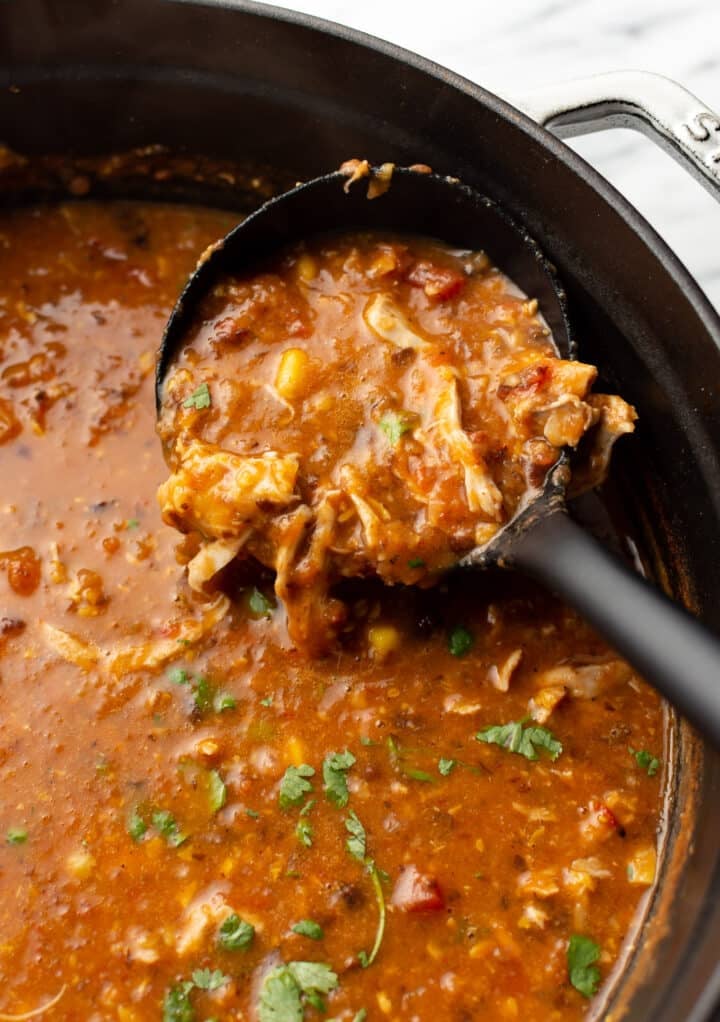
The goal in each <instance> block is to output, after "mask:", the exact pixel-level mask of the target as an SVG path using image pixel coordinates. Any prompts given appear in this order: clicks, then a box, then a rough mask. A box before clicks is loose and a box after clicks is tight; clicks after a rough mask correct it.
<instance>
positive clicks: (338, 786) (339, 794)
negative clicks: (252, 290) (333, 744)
mask: <svg viewBox="0 0 720 1022" xmlns="http://www.w3.org/2000/svg"><path fill="white" fill-rule="evenodd" d="M354 763H355V757H354V756H353V754H352V753H351V752H349V751H348V750H347V749H346V750H345V752H331V753H329V754H328V755H327V756H326V757H325V759H324V760H323V767H322V770H323V781H324V783H325V796H326V798H327V799H328V801H330V802H334V803H335V805H336V806H339V807H340V808H341V809H343V808H344V807H345V806H346V805H347V803H348V798H349V796H350V793H349V791H348V786H347V776H346V775H347V772H348V770H349V769H350V767H351V766H352V765H353V764H354Z"/></svg>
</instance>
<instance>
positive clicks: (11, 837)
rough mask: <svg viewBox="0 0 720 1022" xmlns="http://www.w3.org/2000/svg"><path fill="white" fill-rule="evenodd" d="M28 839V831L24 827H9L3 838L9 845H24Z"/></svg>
mask: <svg viewBox="0 0 720 1022" xmlns="http://www.w3.org/2000/svg"><path fill="white" fill-rule="evenodd" d="M27 839H28V832H27V831H26V830H25V828H24V827H9V828H8V832H7V834H6V835H5V840H6V841H7V843H8V844H9V845H24V844H25V842H26V841H27Z"/></svg>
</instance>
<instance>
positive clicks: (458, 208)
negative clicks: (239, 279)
mask: <svg viewBox="0 0 720 1022" xmlns="http://www.w3.org/2000/svg"><path fill="white" fill-rule="evenodd" d="M368 180H373V179H372V178H370V179H368ZM347 184H348V178H347V176H346V175H345V174H343V173H341V172H339V171H338V172H335V173H332V174H328V175H325V176H324V177H319V178H315V179H313V180H311V181H308V182H306V183H304V184H301V185H298V186H297V187H296V188H294V189H292V190H291V191H289V192H286V193H284V194H283V195H280V196H278V197H277V198H275V199H271V200H270V201H269V202H266V203H265V204H264V205H263V206H261V207H260V208H259V209H258V210H257V211H256V212H254V213H252V214H251V215H250V216H249V217H248V218H247V219H246V220H244V221H243V222H242V223H241V224H239V225H238V226H237V227H236V228H234V230H232V231H231V232H230V233H229V234H228V235H227V237H226V238H225V239H224V240H223V241H222V242H221V243H220V244H219V245H218V246H216V247H215V248H214V249H213V250H212V251H211V252H210V253H209V254H208V255H207V257H206V258H205V259H204V260H203V261H201V263H200V264H199V265H198V267H197V269H196V271H195V273H194V274H193V275H192V276H191V277H190V279H189V281H188V283H187V285H186V287H185V289H184V291H183V293H182V295H181V296H180V298H179V300H178V302H177V305H176V306H175V309H174V311H173V313H172V315H171V317H170V320H169V321H168V324H167V328H166V331H165V335H164V337H163V341H162V345H161V348H160V351H159V355H158V363H157V376H156V399H157V403H158V408H159V407H160V403H161V399H162V388H163V381H164V379H165V376H166V374H167V371H168V369H169V368H170V366H171V364H172V362H173V360H174V358H175V356H176V354H177V352H178V351H179V350H180V349H181V348H182V345H183V343H184V339H185V337H186V335H187V332H188V329H189V327H190V325H191V324H192V322H193V320H194V318H195V316H196V315H197V313H198V309H199V306H200V303H201V302H202V300H203V299H204V297H205V296H206V295H207V293H208V292H209V290H210V289H211V288H212V287H213V286H214V285H215V284H216V283H217V282H218V281H219V280H220V279H221V278H222V277H223V276H224V275H226V274H230V273H232V274H237V273H238V272H242V271H246V270H250V269H251V268H252V267H253V265H254V264H256V263H257V262H258V260H260V259H262V258H264V257H267V256H269V255H271V254H272V253H274V252H276V251H278V250H280V249H281V248H283V247H284V246H286V245H288V244H289V243H292V242H294V241H299V240H301V239H303V238H308V237H310V236H312V235H315V234H319V233H325V232H329V231H338V230H358V229H360V230H364V229H377V230H385V231H397V232H403V233H410V234H420V235H424V236H426V237H435V238H438V239H441V240H442V241H445V242H447V243H449V244H451V245H453V246H456V247H458V248H465V249H474V250H478V249H483V250H485V251H487V252H488V255H489V256H490V257H491V259H492V261H493V262H494V264H495V265H496V266H498V267H500V269H502V271H503V272H504V273H506V274H507V276H509V277H510V278H511V279H512V280H513V281H514V282H515V283H516V284H517V285H518V286H519V287H521V288H522V290H523V291H524V292H525V293H526V294H527V295H529V296H531V297H533V298H536V299H537V300H538V303H539V307H540V311H541V312H542V314H543V316H544V318H545V321H546V323H547V324H548V326H549V327H550V330H551V332H552V336H553V340H554V343H555V346H556V348H557V351H558V354H559V355H560V356H561V357H562V358H574V357H575V347H574V343H573V340H572V333H571V329H570V324H569V321H568V316H567V307H566V301H565V295H564V292H563V289H562V287H561V285H560V283H559V281H558V279H557V276H556V274H555V272H554V269H553V267H552V266H551V265H550V263H549V262H548V261H547V260H546V259H545V258H544V256H543V255H542V252H541V251H540V248H539V247H538V245H537V244H536V242H535V241H534V240H533V239H532V238H531V237H530V236H529V235H528V234H527V233H526V232H525V231H524V230H523V229H522V228H521V227H520V226H519V225H518V224H517V223H515V222H514V221H513V220H512V219H511V218H510V217H508V216H507V215H506V214H505V213H504V212H503V210H502V209H501V208H500V207H499V206H498V205H497V204H496V203H494V202H492V201H491V200H490V199H488V198H486V197H484V196H482V195H479V194H478V193H477V192H475V191H473V190H472V189H470V188H468V187H467V186H466V185H463V184H461V183H460V182H459V181H457V180H456V179H454V178H449V177H442V176H440V175H437V174H430V173H427V172H424V171H420V170H415V169H404V168H396V169H395V170H394V172H393V174H392V179H391V183H390V186H389V187H388V188H387V189H386V190H385V191H384V192H383V193H382V194H380V195H378V196H377V197H376V198H373V199H369V198H368V192H367V187H366V185H367V181H365V180H359V181H355V182H353V183H352V184H351V185H350V187H346V186H347ZM569 475H570V473H569V456H568V454H567V452H566V453H563V454H562V455H561V457H560V459H559V461H558V462H557V463H556V465H555V466H554V467H553V468H552V469H551V470H550V472H549V473H548V475H547V477H546V479H545V483H544V486H543V488H542V490H541V492H540V493H539V494H538V496H537V498H536V499H534V500H533V501H532V502H531V503H530V504H529V505H528V506H526V507H525V508H524V510H523V511H522V512H521V513H520V514H519V515H517V516H516V517H515V518H514V519H513V520H512V521H511V522H510V523H509V524H508V525H507V526H506V527H505V528H504V529H503V530H502V531H501V532H500V533H498V534H497V536H496V537H495V538H494V539H493V540H492V541H491V542H490V543H489V544H488V545H487V546H485V547H482V548H478V549H476V550H474V551H472V552H471V553H470V554H468V555H467V556H466V557H465V558H464V559H463V561H462V564H463V565H464V566H467V567H476V568H485V567H488V566H490V565H493V564H497V565H499V566H500V567H503V568H513V569H518V570H521V571H523V572H526V573H527V574H528V575H531V576H532V577H534V578H535V579H537V580H538V581H540V582H541V583H543V584H544V585H546V586H547V587H548V588H550V589H551V590H553V591H554V592H556V593H557V594H559V595H560V596H561V597H562V598H563V599H565V600H566V601H567V602H568V603H570V604H571V605H572V606H574V607H575V608H576V609H577V610H578V611H580V613H581V614H582V615H583V616H584V617H585V618H586V619H587V620H588V621H589V622H590V623H591V624H592V625H593V626H594V627H595V628H597V630H598V631H599V632H601V633H602V634H603V635H604V636H605V638H606V639H607V640H608V641H609V642H610V643H611V645H612V646H614V647H615V649H616V650H617V651H618V652H619V653H621V654H622V655H623V656H624V657H626V658H627V660H628V661H630V663H631V664H632V665H633V666H634V667H635V668H637V670H638V671H639V672H640V673H641V674H642V675H643V676H644V677H645V678H646V679H647V680H648V681H649V682H650V683H651V684H653V685H654V686H655V687H656V688H657V689H658V690H659V691H660V692H661V693H662V694H663V695H664V696H665V697H666V698H667V699H668V700H669V701H670V702H671V703H672V704H673V705H674V706H676V707H677V709H678V710H679V711H680V712H682V713H683V714H684V715H685V716H687V717H688V719H689V720H691V721H692V722H693V723H694V724H695V725H696V726H697V728H698V729H699V730H700V731H701V732H703V733H704V734H705V735H706V736H707V737H708V738H710V739H711V740H712V741H713V742H714V743H715V744H716V745H717V746H719V747H720V640H718V639H717V638H716V637H715V636H714V635H713V634H712V633H711V632H710V631H708V630H707V629H706V628H705V627H704V626H703V625H702V624H701V623H700V622H699V621H698V620H696V619H695V618H694V617H692V616H691V615H690V614H689V613H688V612H687V611H686V610H685V609H684V608H682V607H680V606H679V605H677V604H675V603H673V602H672V601H671V600H669V599H668V598H667V597H666V596H665V595H664V594H663V593H661V592H659V591H658V590H657V589H655V588H653V587H652V586H651V585H649V584H648V583H647V582H646V581H645V580H644V579H643V578H642V577H641V576H640V575H639V574H637V573H636V572H634V571H633V570H631V569H630V568H629V567H628V566H626V565H625V564H623V563H622V562H621V561H620V560H619V559H617V558H616V557H615V556H614V555H613V554H611V553H610V552H609V551H608V550H606V549H605V547H604V546H602V545H601V544H600V543H598V542H597V541H596V540H595V539H594V537H592V536H591V535H590V534H589V533H587V532H586V531H585V530H584V529H583V528H581V527H580V526H579V525H578V524H577V523H576V522H575V521H574V520H573V519H572V518H571V517H570V515H569V514H568V513H567V510H566V506H565V489H566V486H567V483H568V480H569Z"/></svg>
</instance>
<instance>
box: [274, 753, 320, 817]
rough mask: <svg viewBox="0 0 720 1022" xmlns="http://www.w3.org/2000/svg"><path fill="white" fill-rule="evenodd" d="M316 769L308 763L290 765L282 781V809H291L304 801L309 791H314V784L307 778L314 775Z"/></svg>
mask: <svg viewBox="0 0 720 1022" xmlns="http://www.w3.org/2000/svg"><path fill="white" fill-rule="evenodd" d="M314 776H315V771H314V770H313V768H312V767H311V766H308V764H307V763H301V764H300V766H289V767H288V768H287V770H286V771H285V773H284V774H283V778H282V780H281V781H280V794H279V798H278V800H279V802H280V808H281V809H289V808H290V806H296V805H298V803H300V802H302V800H303V799H304V798H305V796H306V795H307V794H308V792H310V791H312V784H311V783H310V781H308V780H307V778H308V777H314Z"/></svg>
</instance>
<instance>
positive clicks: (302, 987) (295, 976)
mask: <svg viewBox="0 0 720 1022" xmlns="http://www.w3.org/2000/svg"><path fill="white" fill-rule="evenodd" d="M337 985H338V978H337V975H336V973H334V972H333V971H332V969H331V968H330V966H329V965H324V964H323V963H322V962H288V963H287V965H278V966H277V967H276V968H275V969H272V970H271V971H270V972H269V973H268V974H267V975H266V976H265V979H264V980H263V983H262V987H261V988H260V996H259V998H258V1020H259V1022H302V1019H303V1017H304V1009H305V1005H306V1004H310V1005H311V1006H312V1007H314V1008H316V1009H317V1010H318V1011H324V1010H325V1002H324V1001H323V999H322V995H323V994H329V993H331V992H332V991H333V990H336V989H337Z"/></svg>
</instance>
